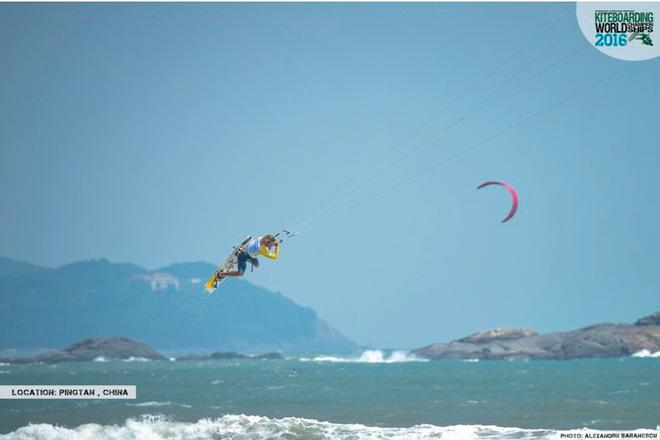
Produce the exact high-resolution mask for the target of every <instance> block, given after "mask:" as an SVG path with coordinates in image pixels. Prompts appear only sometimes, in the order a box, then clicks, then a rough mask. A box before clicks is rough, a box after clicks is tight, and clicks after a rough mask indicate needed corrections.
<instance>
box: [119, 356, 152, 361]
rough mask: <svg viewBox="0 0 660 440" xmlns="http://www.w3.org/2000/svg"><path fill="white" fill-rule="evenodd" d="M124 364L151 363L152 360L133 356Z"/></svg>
mask: <svg viewBox="0 0 660 440" xmlns="http://www.w3.org/2000/svg"><path fill="white" fill-rule="evenodd" d="M124 362H151V361H150V359H147V358H143V357H139V356H138V357H135V356H131V357H129V358H128V359H124Z"/></svg>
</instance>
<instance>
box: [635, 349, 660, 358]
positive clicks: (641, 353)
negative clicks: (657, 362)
mask: <svg viewBox="0 0 660 440" xmlns="http://www.w3.org/2000/svg"><path fill="white" fill-rule="evenodd" d="M632 357H636V358H660V351H656V352H655V353H652V352H651V351H649V350H646V349H644V350H640V351H638V352H637V353H634V354H633V355H632Z"/></svg>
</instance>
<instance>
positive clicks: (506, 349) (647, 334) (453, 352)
mask: <svg viewBox="0 0 660 440" xmlns="http://www.w3.org/2000/svg"><path fill="white" fill-rule="evenodd" d="M642 350H648V351H649V352H652V353H653V352H658V351H660V311H659V312H656V313H654V314H652V315H649V316H645V317H643V318H640V319H638V320H637V321H636V322H635V323H634V324H607V323H605V324H595V325H590V326H588V327H583V328H580V329H577V330H571V331H567V332H553V333H546V334H539V333H537V332H536V331H534V330H532V329H528V328H517V329H516V328H495V329H491V330H486V331H482V332H478V333H474V334H472V335H470V336H466V337H464V338H461V339H457V340H455V341H451V342H449V343H438V344H432V345H428V346H426V347H422V348H419V349H417V350H414V351H413V353H414V354H415V355H416V356H418V357H421V358H426V359H452V358H454V359H514V358H527V359H557V360H562V359H578V358H590V357H617V356H630V355H632V354H634V353H637V352H639V351H642Z"/></svg>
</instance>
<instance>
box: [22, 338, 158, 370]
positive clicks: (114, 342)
mask: <svg viewBox="0 0 660 440" xmlns="http://www.w3.org/2000/svg"><path fill="white" fill-rule="evenodd" d="M98 359H104V360H126V359H148V360H164V359H166V358H165V357H164V356H163V355H161V354H160V353H158V352H157V351H156V350H154V349H153V348H151V347H149V346H148V345H147V344H144V343H142V342H136V341H134V340H132V339H129V338H124V337H114V338H105V339H103V338H88V339H85V340H82V341H79V342H76V343H74V344H73V345H71V346H69V347H67V348H65V349H64V350H55V351H49V352H46V353H43V354H40V355H38V356H35V357H33V358H19V359H12V360H11V363H14V364H17V363H32V362H43V363H47V364H54V363H61V362H86V361H93V360H98Z"/></svg>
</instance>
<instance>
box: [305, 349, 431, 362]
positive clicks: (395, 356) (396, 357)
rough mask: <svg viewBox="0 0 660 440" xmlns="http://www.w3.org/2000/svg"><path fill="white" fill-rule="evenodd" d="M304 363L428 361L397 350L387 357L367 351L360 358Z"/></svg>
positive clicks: (322, 359)
mask: <svg viewBox="0 0 660 440" xmlns="http://www.w3.org/2000/svg"><path fill="white" fill-rule="evenodd" d="M300 361H302V362H309V361H312V362H350V363H365V364H394V363H399V362H426V361H428V359H422V358H418V357H417V356H415V355H413V354H411V353H410V352H407V351H403V350H395V351H393V352H391V353H390V354H389V355H386V354H385V353H384V352H383V351H382V350H366V351H364V352H362V354H361V355H360V356H358V357H352V358H344V357H337V356H316V357H315V358H311V359H310V358H300Z"/></svg>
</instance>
